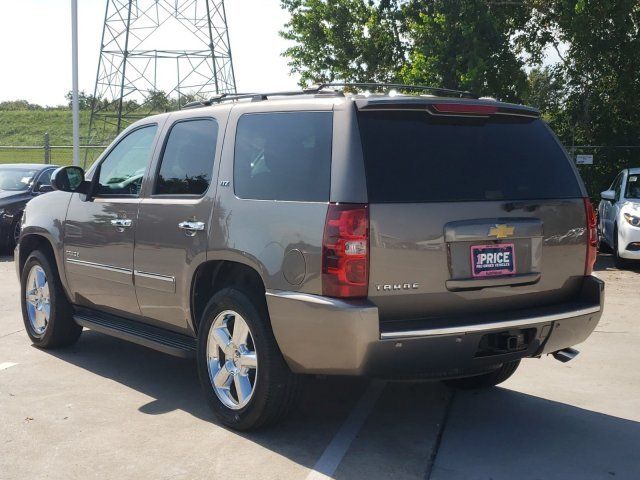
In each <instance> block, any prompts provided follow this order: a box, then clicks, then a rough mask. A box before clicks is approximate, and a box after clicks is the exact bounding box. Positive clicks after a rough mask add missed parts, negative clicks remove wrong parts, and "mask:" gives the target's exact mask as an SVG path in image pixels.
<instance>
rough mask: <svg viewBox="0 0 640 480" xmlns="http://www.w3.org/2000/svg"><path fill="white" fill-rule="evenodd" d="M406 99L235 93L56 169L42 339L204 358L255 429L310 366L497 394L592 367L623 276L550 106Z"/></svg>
mask: <svg viewBox="0 0 640 480" xmlns="http://www.w3.org/2000/svg"><path fill="white" fill-rule="evenodd" d="M359 87H360V86H358V85H355V86H354V85H351V86H350V90H351V91H356V90H357V88H359ZM374 87H377V89H378V90H379V89H382V88H386V87H388V86H384V85H382V86H380V85H376V86H374ZM398 90H399V91H404V92H407V91H413V92H415V93H414V94H411V95H408V94H401V93H395V92H391V93H390V94H385V95H382V94H380V95H376V94H369V93H366V94H358V93H345V91H344V90H343V89H341V88H337V87H336V86H335V85H334V86H322V87H318V88H315V89H309V90H306V91H303V92H298V93H297V94H296V93H295V92H288V93H286V92H285V93H278V94H255V95H253V94H252V95H245V96H243V95H237V96H220V97H218V98H215V99H212V100H211V101H208V102H202V103H198V104H194V105H190V106H189V108H186V109H183V110H182V111H180V112H174V113H167V114H163V115H156V116H152V117H149V118H146V119H144V120H141V121H139V122H137V123H135V124H134V125H132V126H131V127H129V128H128V129H127V130H126V131H124V132H123V133H122V134H121V135H120V136H119V137H118V138H117V139H116V140H115V141H114V142H113V144H112V145H111V146H110V147H109V148H108V149H107V150H106V151H105V152H104V154H103V155H102V156H101V157H100V158H99V159H98V160H97V161H96V162H95V164H94V165H93V166H92V167H91V168H90V169H89V170H88V171H87V172H86V175H85V173H84V172H83V170H82V169H80V168H78V167H65V168H61V169H59V170H57V171H56V172H55V173H54V175H53V178H52V184H53V186H54V188H55V189H56V190H57V191H55V192H53V193H51V194H48V195H46V196H43V197H40V198H36V199H34V200H33V201H32V202H30V203H29V204H28V206H27V208H26V211H25V214H24V216H23V219H22V229H21V232H22V233H21V237H20V243H19V246H18V247H17V250H16V256H15V259H16V267H17V270H18V275H19V277H20V280H21V282H22V309H23V315H24V322H25V325H26V329H27V332H28V334H29V337H30V339H31V341H32V342H33V343H34V345H35V346H37V347H40V348H56V347H62V346H66V345H70V344H72V343H74V342H76V341H77V340H78V338H79V337H80V334H81V333H82V330H83V328H89V329H92V330H96V331H98V332H102V333H106V334H108V335H113V336H116V337H119V338H121V339H125V340H129V341H133V342H136V343H139V344H141V345H144V346H147V347H150V348H154V349H157V350H160V351H163V352H166V353H169V354H173V355H177V356H183V357H191V356H194V357H195V358H196V359H197V365H198V370H199V374H200V380H201V383H202V386H203V389H204V392H205V395H206V397H207V400H208V402H209V404H210V405H211V407H212V409H213V411H214V412H215V413H216V415H217V416H218V417H219V419H220V421H221V422H222V423H224V424H225V425H228V426H230V427H233V428H236V429H251V428H257V427H260V426H264V425H268V424H272V423H274V422H276V421H277V420H279V419H281V418H282V417H283V416H284V415H285V414H286V413H287V411H288V410H289V408H290V407H291V405H292V404H293V403H294V402H295V398H296V394H297V392H298V391H299V386H300V383H301V378H302V377H303V375H305V374H325V375H367V376H381V377H387V378H431V379H438V380H444V381H446V382H447V383H448V384H449V385H452V386H454V387H458V388H480V387H488V386H492V385H496V384H498V383H500V382H502V381H504V380H506V379H507V378H508V377H509V376H510V375H511V374H513V372H514V371H515V370H516V368H517V366H518V364H519V363H520V361H521V359H523V358H532V357H533V358H536V357H540V356H541V355H544V354H549V353H551V354H554V356H555V357H556V358H558V359H559V360H562V361H567V360H569V359H571V358H573V356H575V354H576V353H577V351H575V350H573V349H571V348H569V347H571V346H573V345H575V344H578V343H580V342H582V341H584V340H585V339H586V338H587V337H588V336H589V334H590V333H591V332H592V331H593V330H594V328H595V327H596V324H597V323H598V320H599V319H600V316H601V313H602V306H603V292H604V287H603V283H602V282H601V281H600V280H598V279H597V278H595V277H594V276H592V268H593V264H594V261H595V255H596V243H597V233H596V221H595V216H594V211H593V208H592V206H591V203H590V202H589V200H588V199H587V195H586V193H585V188H584V186H583V184H582V182H581V180H580V177H579V176H578V174H577V172H576V169H575V167H574V166H573V165H572V163H571V161H570V160H569V158H568V156H567V155H566V153H565V151H564V150H563V148H562V147H561V145H560V144H559V142H558V140H557V139H556V137H555V136H554V135H553V133H552V132H551V131H550V130H549V128H548V127H547V126H546V124H545V123H544V122H543V121H542V120H541V119H540V116H539V113H538V111H536V110H534V109H531V108H527V107H523V106H520V105H513V104H506V103H501V102H497V101H495V100H492V99H480V98H477V97H475V96H473V95H471V94H469V93H467V92H452V91H444V90H438V89H428V88H426V87H420V88H417V87H408V86H405V87H398ZM425 92H429V93H430V94H425Z"/></svg>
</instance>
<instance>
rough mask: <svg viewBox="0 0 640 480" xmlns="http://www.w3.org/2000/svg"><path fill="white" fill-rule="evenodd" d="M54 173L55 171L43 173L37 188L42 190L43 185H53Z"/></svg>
mask: <svg viewBox="0 0 640 480" xmlns="http://www.w3.org/2000/svg"><path fill="white" fill-rule="evenodd" d="M52 173H53V170H51V169H49V170H45V171H44V172H42V174H41V175H40V176H39V177H38V183H37V185H36V187H37V188H40V187H41V186H42V185H51V174H52Z"/></svg>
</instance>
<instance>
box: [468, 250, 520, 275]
mask: <svg viewBox="0 0 640 480" xmlns="http://www.w3.org/2000/svg"><path fill="white" fill-rule="evenodd" d="M515 273H516V252H515V245H514V244H513V243H497V244H490V245H472V246H471V275H472V276H473V277H474V278H484V277H494V276H500V275H513V274H515Z"/></svg>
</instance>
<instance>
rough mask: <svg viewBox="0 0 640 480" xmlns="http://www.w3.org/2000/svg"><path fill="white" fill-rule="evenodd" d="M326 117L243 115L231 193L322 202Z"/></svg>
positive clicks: (329, 124)
mask: <svg viewBox="0 0 640 480" xmlns="http://www.w3.org/2000/svg"><path fill="white" fill-rule="evenodd" d="M332 131H333V114H332V113H331V112H286V113H259V114H246V115H243V116H242V117H240V119H239V120H238V129H237V132H236V144H235V159H234V170H233V179H234V188H235V193H236V195H237V196H238V197H240V198H246V199H256V200H289V201H303V202H326V201H328V200H329V189H330V185H331V141H332Z"/></svg>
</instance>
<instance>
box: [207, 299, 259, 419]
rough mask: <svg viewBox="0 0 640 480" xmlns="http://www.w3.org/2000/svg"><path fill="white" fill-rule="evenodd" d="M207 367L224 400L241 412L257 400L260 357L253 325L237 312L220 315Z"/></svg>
mask: <svg viewBox="0 0 640 480" xmlns="http://www.w3.org/2000/svg"><path fill="white" fill-rule="evenodd" d="M207 368H208V370H209V379H210V380H211V385H212V386H213V390H214V391H215V392H216V395H217V396H218V398H219V399H220V401H221V402H222V403H223V404H224V405H225V406H226V407H228V408H230V409H232V410H239V409H241V408H242V407H244V406H245V405H247V403H249V401H250V400H251V397H253V393H254V392H255V389H256V382H257V378H258V377H257V374H258V357H257V355H256V348H255V344H254V342H253V336H252V335H251V330H250V329H249V325H247V322H246V321H245V320H244V318H242V316H241V315H240V314H239V313H237V312H234V311H233V310H225V311H223V312H220V313H219V314H218V316H217V317H216V318H215V320H214V321H213V325H212V326H211V330H209V337H208V338H207Z"/></svg>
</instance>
